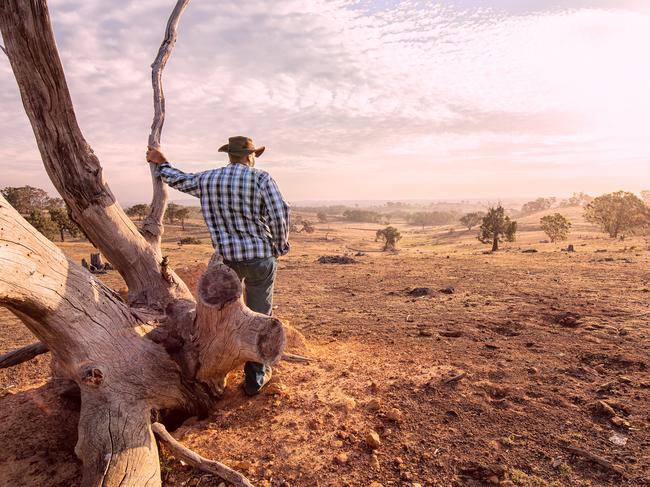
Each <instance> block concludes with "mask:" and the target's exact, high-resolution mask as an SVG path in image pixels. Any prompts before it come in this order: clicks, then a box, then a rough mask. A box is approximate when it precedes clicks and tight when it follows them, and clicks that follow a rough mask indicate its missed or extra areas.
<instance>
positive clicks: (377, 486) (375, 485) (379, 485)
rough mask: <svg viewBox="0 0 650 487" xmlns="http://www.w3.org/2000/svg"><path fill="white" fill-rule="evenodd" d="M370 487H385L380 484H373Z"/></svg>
mask: <svg viewBox="0 0 650 487" xmlns="http://www.w3.org/2000/svg"><path fill="white" fill-rule="evenodd" d="M368 487H384V486H383V485H382V484H380V483H379V482H371V483H370V485H369V486H368Z"/></svg>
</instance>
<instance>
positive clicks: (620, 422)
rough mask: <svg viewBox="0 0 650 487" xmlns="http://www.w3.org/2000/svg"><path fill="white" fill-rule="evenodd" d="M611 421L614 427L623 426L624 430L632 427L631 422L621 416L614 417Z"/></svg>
mask: <svg viewBox="0 0 650 487" xmlns="http://www.w3.org/2000/svg"><path fill="white" fill-rule="evenodd" d="M610 421H611V422H612V424H613V425H614V426H622V427H623V428H629V427H630V426H631V425H630V422H629V421H627V420H625V419H623V418H621V417H620V416H614V417H613V418H611V419H610Z"/></svg>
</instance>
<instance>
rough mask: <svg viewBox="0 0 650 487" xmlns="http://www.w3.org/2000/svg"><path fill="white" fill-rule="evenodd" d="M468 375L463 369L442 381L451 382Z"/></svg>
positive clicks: (444, 382)
mask: <svg viewBox="0 0 650 487" xmlns="http://www.w3.org/2000/svg"><path fill="white" fill-rule="evenodd" d="M466 375H467V372H465V371H462V372H460V373H459V374H456V375H453V376H451V377H447V378H446V379H444V380H443V381H442V383H443V384H451V383H453V382H458V381H459V380H461V379H462V378H464V377H465V376H466Z"/></svg>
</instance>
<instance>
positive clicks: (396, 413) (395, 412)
mask: <svg viewBox="0 0 650 487" xmlns="http://www.w3.org/2000/svg"><path fill="white" fill-rule="evenodd" d="M386 417H387V418H388V419H390V420H391V421H397V422H399V421H401V420H402V411H400V410H399V409H397V408H392V409H390V410H389V411H388V412H387V413H386Z"/></svg>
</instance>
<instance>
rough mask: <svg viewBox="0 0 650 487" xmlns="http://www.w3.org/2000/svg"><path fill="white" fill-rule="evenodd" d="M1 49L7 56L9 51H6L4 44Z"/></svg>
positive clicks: (0, 46)
mask: <svg viewBox="0 0 650 487" xmlns="http://www.w3.org/2000/svg"><path fill="white" fill-rule="evenodd" d="M0 49H2V52H4V53H5V54H7V49H5V46H3V45H2V44H0ZM7 56H9V54H7Z"/></svg>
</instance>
